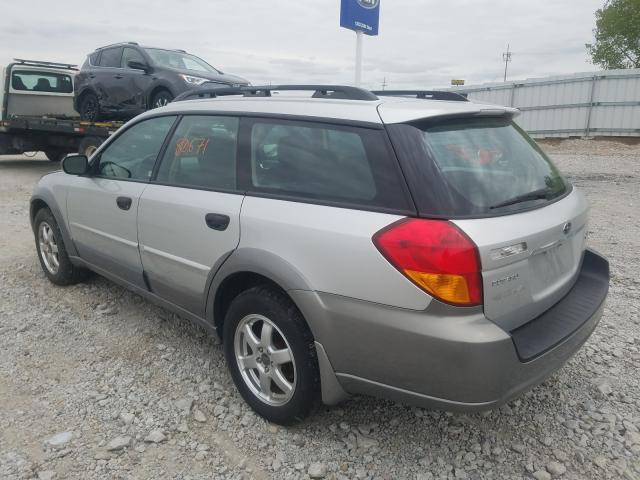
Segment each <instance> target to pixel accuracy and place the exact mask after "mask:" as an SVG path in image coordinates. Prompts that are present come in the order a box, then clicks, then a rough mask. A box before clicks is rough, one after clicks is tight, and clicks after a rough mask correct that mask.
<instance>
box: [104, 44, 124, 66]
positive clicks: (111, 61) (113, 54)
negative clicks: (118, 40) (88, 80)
mask: <svg viewBox="0 0 640 480" xmlns="http://www.w3.org/2000/svg"><path fill="white" fill-rule="evenodd" d="M121 58H122V47H116V48H105V49H104V50H102V55H100V66H101V67H115V68H118V67H120V60H121Z"/></svg>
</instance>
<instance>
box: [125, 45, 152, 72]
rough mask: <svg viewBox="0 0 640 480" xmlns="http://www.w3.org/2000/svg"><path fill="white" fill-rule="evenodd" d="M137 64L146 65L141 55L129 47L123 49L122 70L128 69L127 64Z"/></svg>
mask: <svg viewBox="0 0 640 480" xmlns="http://www.w3.org/2000/svg"><path fill="white" fill-rule="evenodd" d="M130 61H131V62H139V63H147V62H145V60H144V57H143V56H142V54H141V53H140V52H139V51H138V50H136V49H135V48H131V47H124V51H123V52H122V68H129V62H130Z"/></svg>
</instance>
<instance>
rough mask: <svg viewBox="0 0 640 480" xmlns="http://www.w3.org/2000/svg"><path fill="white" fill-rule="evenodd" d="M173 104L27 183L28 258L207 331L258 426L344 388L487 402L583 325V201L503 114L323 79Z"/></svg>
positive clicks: (555, 360) (285, 418)
mask: <svg viewBox="0 0 640 480" xmlns="http://www.w3.org/2000/svg"><path fill="white" fill-rule="evenodd" d="M299 90H307V91H309V90H310V91H312V92H313V95H312V96H310V97H303V96H301V95H300V93H299V92H298V91H299ZM290 91H294V92H296V94H290V93H289V92H290ZM199 97H204V98H199ZM208 97H212V98H208ZM176 100H177V101H175V102H173V103H171V104H170V105H168V106H166V107H163V108H159V109H155V110H153V111H150V112H147V113H145V114H143V115H140V116H138V117H137V118H135V119H134V120H132V121H130V122H129V123H127V124H126V125H125V126H124V127H122V128H121V129H120V130H119V131H118V132H117V133H116V134H115V135H113V136H112V137H111V138H110V139H109V140H108V141H107V142H105V143H104V144H103V145H102V146H101V147H100V148H99V150H98V151H97V152H96V153H95V154H94V155H93V156H92V158H91V159H90V161H89V160H87V158H86V157H83V156H69V157H67V158H66V159H65V160H64V162H63V168H64V172H57V173H52V174H49V175H47V176H45V177H43V178H42V179H41V180H40V182H39V184H38V186H37V187H36V189H35V192H34V194H33V197H32V200H31V222H32V225H33V230H34V233H35V240H36V246H37V252H38V255H39V258H40V262H41V264H42V268H43V270H44V273H45V275H46V276H47V277H48V278H49V279H50V280H51V281H52V282H53V283H55V284H58V285H68V284H70V283H73V282H76V281H79V280H80V279H82V278H84V276H85V274H86V272H87V270H93V271H95V272H98V273H99V274H101V275H104V276H106V277H108V278H110V279H112V280H113V281H115V282H118V283H120V284H122V285H125V286H126V287H128V288H130V289H131V290H133V291H135V292H137V293H139V294H141V295H143V296H145V297H147V298H149V299H150V300H152V301H155V302H157V303H158V304H160V305H162V306H165V307H167V308H170V309H172V310H173V311H175V312H178V313H179V314H181V315H183V316H185V317H187V318H189V319H191V320H193V321H194V322H197V323H198V324H200V325H202V326H203V327H204V328H206V329H207V330H208V331H210V332H211V333H212V334H218V335H220V336H221V337H222V339H223V343H224V350H225V355H226V358H227V362H228V367H229V370H230V372H231V375H232V377H233V380H234V381H235V384H236V385H237V387H238V389H239V391H240V393H241V394H242V396H243V397H244V399H245V400H246V401H247V403H249V404H250V405H251V406H252V408H253V409H254V410H255V411H256V412H258V413H259V414H260V415H262V416H264V417H265V418H267V419H269V420H270V421H273V422H277V423H283V424H286V423H291V422H293V421H295V420H297V419H300V418H303V417H305V415H307V414H308V413H309V411H310V408H311V407H312V405H313V404H314V401H315V400H316V399H317V398H321V399H322V401H323V402H324V403H326V404H330V405H331V404H336V403H338V402H340V401H341V400H342V399H344V398H345V397H346V396H347V395H348V394H349V393H353V394H370V395H377V396H382V397H386V398H390V399H394V400H398V401H402V402H407V403H412V404H417V405H421V406H426V407H436V408H443V409H449V410H481V409H488V408H492V407H494V406H497V405H500V404H501V403H503V402H505V401H507V400H509V399H511V398H513V397H514V396H516V395H518V394H519V393H521V392H522V391H524V390H525V389H528V388H530V387H532V386H533V385H535V384H537V383H539V382H541V381H542V380H543V379H544V378H545V377H547V376H548V375H549V374H551V373H552V372H553V371H554V370H556V369H557V368H559V367H561V366H562V365H563V364H564V363H565V362H566V361H567V360H568V359H569V358H570V357H571V356H572V355H573V354H574V353H575V352H576V350H577V349H578V348H579V347H580V346H581V345H582V344H583V343H584V342H585V341H586V340H587V338H588V337H589V335H590V334H591V332H592V331H593V330H594V328H595V327H596V324H597V323H598V321H599V319H600V316H601V314H602V309H603V305H604V301H605V298H606V296H607V292H608V285H609V266H608V262H607V261H606V260H605V259H604V258H603V257H602V256H600V255H598V254H597V253H595V252H594V251H592V250H590V249H588V248H586V246H585V241H586V232H587V220H588V210H589V207H588V204H587V201H586V199H585V197H584V196H583V194H582V193H581V192H579V191H578V190H577V189H576V188H575V187H573V186H572V185H571V184H570V183H569V182H568V181H567V180H566V179H565V178H564V177H563V176H562V175H561V174H560V173H559V172H558V170H557V169H556V167H555V166H554V165H553V164H552V162H551V161H550V160H549V158H548V157H547V156H546V155H545V154H544V152H543V151H542V150H540V148H539V147H538V146H537V145H536V143H535V142H534V141H533V140H532V139H531V138H529V137H528V136H527V135H526V134H525V133H524V132H523V131H522V130H521V129H520V128H519V127H518V126H517V125H516V124H515V123H514V122H513V117H514V116H515V115H516V114H517V111H516V110H514V109H511V108H507V107H504V108H503V107H497V106H493V105H492V106H489V105H480V104H476V103H472V102H469V101H467V100H466V99H465V98H462V97H460V96H458V95H456V94H453V93H447V92H377V93H374V92H369V91H366V90H361V89H356V88H353V87H340V86H281V87H244V88H240V89H226V90H224V89H223V90H220V89H209V90H200V91H197V92H195V93H193V94H185V95H183V96H182V97H181V98H178V99H176ZM178 100H179V101H178Z"/></svg>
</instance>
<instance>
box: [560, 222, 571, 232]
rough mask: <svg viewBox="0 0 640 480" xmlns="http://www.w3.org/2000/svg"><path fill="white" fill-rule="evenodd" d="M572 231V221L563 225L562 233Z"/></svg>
mask: <svg viewBox="0 0 640 480" xmlns="http://www.w3.org/2000/svg"><path fill="white" fill-rule="evenodd" d="M570 231H571V222H567V223H565V224H564V225H563V226H562V233H564V234H565V235H568V234H569V232H570Z"/></svg>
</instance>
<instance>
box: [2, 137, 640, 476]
mask: <svg viewBox="0 0 640 480" xmlns="http://www.w3.org/2000/svg"><path fill="white" fill-rule="evenodd" d="M545 148H546V149H547V150H548V151H549V152H550V153H551V155H552V156H553V157H554V158H555V160H556V161H557V163H558V164H559V165H560V167H561V169H562V170H563V171H564V172H565V173H566V174H567V175H568V176H569V177H571V179H572V180H573V182H574V183H575V184H576V185H577V186H579V187H580V188H581V189H582V190H583V191H585V192H586V194H587V196H588V197H589V199H590V200H591V202H592V207H593V209H592V215H591V225H590V238H589V244H590V246H592V247H593V248H596V249H597V250H599V251H601V252H602V253H604V254H606V255H607V256H608V258H609V260H610V261H611V266H612V280H611V290H610V295H609V300H608V304H607V307H606V309H605V313H604V317H603V319H602V321H601V323H600V325H599V327H598V328H597V330H596V332H595V333H594V335H593V336H592V338H591V339H590V340H589V342H588V343H587V344H586V346H585V347H584V348H583V349H582V350H581V351H580V352H579V353H578V354H577V355H576V356H575V357H574V358H573V359H572V360H571V361H570V362H569V363H568V364H567V365H566V366H565V367H564V368H563V369H562V370H560V371H559V372H558V373H556V374H555V375H553V376H552V377H551V378H550V379H549V380H548V381H546V382H545V383H544V384H543V385H541V386H539V387H537V388H535V389H534V390H533V391H531V392H528V393H527V394H525V395H524V396H522V397H521V398H520V399H518V400H515V401H513V402H511V403H509V404H508V405H506V406H504V407H502V408H500V409H498V410H494V411H490V412H485V413H481V414H473V415H453V414H449V413H444V412H438V411H430V410H423V409H418V408H412V407H408V406H405V405H400V404H396V403H393V402H387V401H383V400H376V399H372V398H363V397H358V398H353V399H351V400H349V401H348V402H346V403H344V404H343V405H341V406H340V407H338V408H321V409H320V410H319V411H317V412H316V413H315V415H313V416H312V417H311V418H310V419H309V420H308V421H306V422H305V423H303V424H301V425H298V426H296V427H293V428H286V429H285V428H282V427H277V426H274V425H270V424H268V423H266V422H265V421H264V420H262V419H260V418H258V417H256V416H255V415H254V414H253V413H252V412H251V411H250V410H249V409H248V408H247V407H246V406H245V404H244V403H243V401H242V399H241V398H240V396H239V395H238V393H237V392H236V390H235V388H234V387H233V384H232V382H231V379H230V377H229V375H228V374H227V370H226V367H225V362H224V357H223V352H222V348H221V346H220V345H216V344H215V343H214V342H213V341H212V340H211V339H209V338H207V336H206V335H205V333H204V331H202V330H201V329H199V328H197V327H194V326H192V325H191V324H190V323H189V322H187V321H186V320H183V319H181V318H178V317H176V316H175V315H173V314H171V313H168V312H167V311H165V310H162V309H160V308H157V307H155V306H153V305H151V304H149V303H148V302H146V301H144V300H143V299H142V298H140V297H139V296H136V295H134V294H132V293H129V292H127V291H126V290H124V289H122V288H120V287H118V286H116V285H114V284H112V283H110V282H108V281H106V280H104V279H102V278H100V277H97V276H96V277H94V278H93V279H91V280H89V281H88V283H85V284H82V285H77V286H74V287H69V288H58V287H54V286H53V285H51V284H50V283H49V282H48V281H47V280H46V279H45V277H44V275H43V274H42V272H41V270H40V266H39V264H38V262H37V258H36V254H35V249H34V244H33V237H32V233H31V230H30V227H29V225H28V199H29V195H30V193H31V190H32V188H33V184H34V183H35V182H36V181H37V180H38V178H39V177H40V176H41V175H42V174H43V173H45V172H47V171H49V170H52V169H53V168H56V167H55V166H54V165H52V164H50V163H49V162H47V161H46V160H42V159H26V158H15V157H14V158H8V157H3V158H1V159H0V232H1V233H0V286H1V288H0V351H1V352H2V353H1V355H0V478H2V479H31V478H39V479H51V478H56V479H74V478H78V479H79V478H82V479H91V478H141V479H142V478H149V479H152V478H153V479H157V478H178V479H205V478H207V479H209V478H228V479H240V478H244V479H249V478H256V479H269V478H276V479H280V478H328V479H342V478H381V479H404V478H408V479H417V480H426V479H432V478H436V479H439V478H442V479H450V478H456V479H464V478H468V479H480V478H482V479H484V478H487V479H520V478H522V479H532V478H535V479H537V480H542V479H550V478H563V479H601V478H605V479H609V478H611V479H614V478H615V479H619V478H622V479H627V480H632V479H640V432H639V429H640V378H639V375H638V371H639V370H638V369H639V367H640V353H639V352H640V281H639V280H638V274H639V273H640V260H639V256H638V251H639V247H640V220H639V214H638V206H639V204H640V200H639V195H640V147H639V146H629V145H623V144H617V143H612V142H596V141H568V142H564V143H562V144H559V145H557V144H546V145H545Z"/></svg>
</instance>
